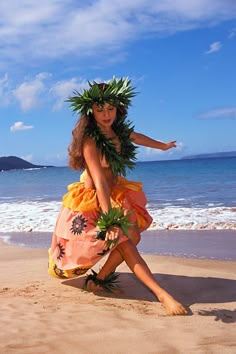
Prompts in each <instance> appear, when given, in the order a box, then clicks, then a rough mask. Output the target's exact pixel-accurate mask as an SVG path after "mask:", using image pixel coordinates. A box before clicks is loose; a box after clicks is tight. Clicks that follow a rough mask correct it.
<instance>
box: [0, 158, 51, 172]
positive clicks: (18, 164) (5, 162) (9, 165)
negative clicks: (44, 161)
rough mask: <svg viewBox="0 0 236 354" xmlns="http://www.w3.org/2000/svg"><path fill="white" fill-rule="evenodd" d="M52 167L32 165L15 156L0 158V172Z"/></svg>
mask: <svg viewBox="0 0 236 354" xmlns="http://www.w3.org/2000/svg"><path fill="white" fill-rule="evenodd" d="M42 167H53V166H45V165H34V164H32V163H30V162H28V161H25V160H23V159H21V158H19V157H16V156H6V157H0V171H9V170H20V169H28V168H42Z"/></svg>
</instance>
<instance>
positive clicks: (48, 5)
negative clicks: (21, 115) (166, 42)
mask: <svg viewBox="0 0 236 354" xmlns="http://www.w3.org/2000/svg"><path fill="white" fill-rule="evenodd" d="M0 13H1V28H0V42H1V59H0V64H1V62H2V65H3V64H4V63H6V61H7V60H8V61H9V62H23V61H25V58H27V63H28V64H29V65H30V63H31V61H32V63H34V64H35V62H36V60H37V59H40V58H41V59H42V58H54V59H55V58H58V57H60V58H61V57H62V56H65V55H70V56H71V55H73V56H74V57H76V58H81V57H83V56H85V55H88V54H91V53H92V54H94V53H99V52H101V51H102V53H104V52H109V51H111V50H116V49H117V50H118V51H119V53H120V52H121V49H122V48H124V46H125V45H126V44H127V43H128V42H129V41H130V40H136V39H138V38H140V37H142V36H147V35H149V34H156V35H169V34H171V33H175V32H178V31H185V30H189V29H193V28H198V27H202V26H210V25H214V24H217V23H219V22H221V21H224V20H229V19H233V18H234V17H235V15H236V2H235V1H232V0H224V1H222V0H191V1H189V0H176V1H170V0H159V1H153V0H127V1H120V0H113V1H110V0H96V1H92V2H91V1H90V2H78V1H76V0H69V1H61V0H50V1H48V0H41V1H40V2H37V1H35V0H21V1H20V2H16V1H15V2H14V4H13V3H12V1H9V2H6V1H1V2H0ZM13 58H14V59H13Z"/></svg>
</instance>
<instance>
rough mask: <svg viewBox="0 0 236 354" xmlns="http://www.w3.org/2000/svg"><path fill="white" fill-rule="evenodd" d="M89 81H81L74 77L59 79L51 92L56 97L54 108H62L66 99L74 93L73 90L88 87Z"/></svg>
mask: <svg viewBox="0 0 236 354" xmlns="http://www.w3.org/2000/svg"><path fill="white" fill-rule="evenodd" d="M87 85H88V83H87V81H85V80H82V81H81V82H79V81H78V80H77V79H76V78H72V79H70V80H63V81H58V82H56V83H55V84H53V86H52V88H51V89H50V92H51V94H52V95H53V96H54V97H55V99H56V103H55V104H54V106H53V109H54V110H56V111H57V110H60V109H61V108H62V107H63V105H64V103H65V100H66V99H67V98H68V97H69V96H71V95H72V94H73V91H75V90H77V91H80V90H82V89H84V88H85V87H87Z"/></svg>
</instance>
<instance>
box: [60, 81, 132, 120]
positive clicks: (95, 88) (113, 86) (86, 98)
mask: <svg viewBox="0 0 236 354" xmlns="http://www.w3.org/2000/svg"><path fill="white" fill-rule="evenodd" d="M88 84H89V89H88V90H84V92H83V93H79V92H78V91H75V92H74V94H75V96H71V97H69V98H68V99H67V101H66V102H70V105H71V108H72V110H73V111H74V112H77V113H81V114H82V115H89V113H92V105H93V104H94V103H96V104H98V105H101V106H103V105H104V104H105V103H106V102H109V103H111V104H112V105H114V106H115V107H119V106H123V107H124V108H128V106H129V105H130V104H131V99H132V98H133V97H134V96H135V95H136V92H134V88H133V87H132V86H131V81H130V80H129V79H128V78H121V79H116V78H115V77H113V78H112V79H111V80H110V81H108V82H106V83H105V84H99V83H97V82H95V81H93V82H88Z"/></svg>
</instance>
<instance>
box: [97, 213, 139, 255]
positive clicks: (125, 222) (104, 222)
mask: <svg viewBox="0 0 236 354" xmlns="http://www.w3.org/2000/svg"><path fill="white" fill-rule="evenodd" d="M123 212H124V210H122V209H120V208H110V209H109V210H108V212H107V213H104V212H103V211H101V213H100V216H99V218H98V220H97V222H96V226H98V227H99V229H100V231H98V233H97V236H96V239H99V240H105V238H106V232H107V231H108V229H109V227H111V226H118V227H119V228H120V229H121V230H122V232H123V233H124V234H125V235H126V236H128V237H129V236H130V235H129V231H128V229H129V228H130V227H131V226H132V225H133V224H132V222H130V221H129V219H128V218H129V216H130V215H131V212H129V213H127V214H126V215H123ZM117 242H118V238H117V239H115V240H108V241H107V243H106V246H107V248H110V247H111V246H115V245H116V244H117Z"/></svg>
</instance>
